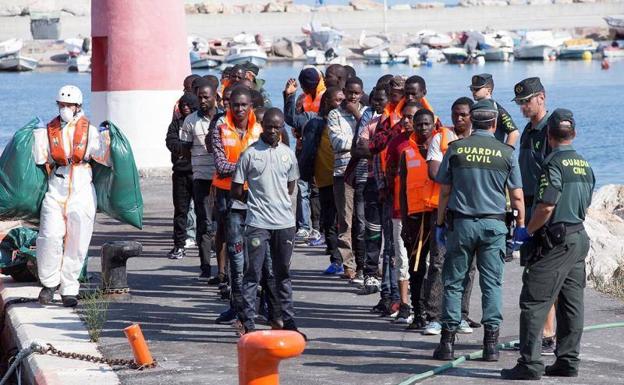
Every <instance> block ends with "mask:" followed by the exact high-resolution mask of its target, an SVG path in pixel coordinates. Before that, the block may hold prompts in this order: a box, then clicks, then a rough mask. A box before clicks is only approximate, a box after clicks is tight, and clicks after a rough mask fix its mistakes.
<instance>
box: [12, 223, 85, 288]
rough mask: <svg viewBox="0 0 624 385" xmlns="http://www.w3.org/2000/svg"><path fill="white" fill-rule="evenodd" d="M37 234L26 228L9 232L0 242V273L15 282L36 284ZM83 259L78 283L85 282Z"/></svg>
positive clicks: (37, 277) (33, 230) (37, 278)
mask: <svg viewBox="0 0 624 385" xmlns="http://www.w3.org/2000/svg"><path fill="white" fill-rule="evenodd" d="M38 234H39V232H38V231H37V230H35V229H30V228H27V227H17V228H14V229H11V230H9V232H8V233H7V234H6V236H5V237H4V239H2V242H0V271H1V272H2V273H3V274H6V275H10V276H11V277H12V278H13V279H14V280H16V281H17V282H37V281H38V280H39V276H38V274H37V249H36V246H37V235H38ZM88 261H89V256H88V255H87V257H86V258H85V261H84V264H83V266H82V271H81V272H80V276H79V277H78V282H87V263H88Z"/></svg>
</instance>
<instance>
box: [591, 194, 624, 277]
mask: <svg viewBox="0 0 624 385" xmlns="http://www.w3.org/2000/svg"><path fill="white" fill-rule="evenodd" d="M585 229H586V231H587V234H588V235H589V238H590V239H591V243H590V249H589V253H588V255H587V259H586V260H585V264H586V269H587V270H586V274H587V279H588V280H589V281H593V282H594V283H596V282H600V283H610V282H612V281H613V280H614V279H623V278H624V186H623V185H606V186H603V187H601V188H600V189H599V190H598V191H596V192H595V193H594V196H593V200H592V205H591V207H590V208H589V211H588V213H587V218H586V219H585Z"/></svg>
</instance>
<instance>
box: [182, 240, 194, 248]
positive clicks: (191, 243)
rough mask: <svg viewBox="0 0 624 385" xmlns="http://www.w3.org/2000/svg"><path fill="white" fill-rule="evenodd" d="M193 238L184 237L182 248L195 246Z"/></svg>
mask: <svg viewBox="0 0 624 385" xmlns="http://www.w3.org/2000/svg"><path fill="white" fill-rule="evenodd" d="M195 246H196V244H195V240H194V239H192V238H186V241H184V248H185V249H190V248H191V247H195Z"/></svg>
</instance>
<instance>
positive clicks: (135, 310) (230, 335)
mask: <svg viewBox="0 0 624 385" xmlns="http://www.w3.org/2000/svg"><path fill="white" fill-rule="evenodd" d="M143 193H144V200H145V228H144V229H143V230H142V231H138V230H136V229H133V228H131V227H129V226H125V225H120V224H119V223H118V222H116V221H113V220H110V219H108V218H106V217H105V216H103V215H100V216H98V219H97V225H96V232H95V234H94V237H93V242H92V248H91V252H90V255H91V259H90V263H89V267H90V271H91V272H94V275H95V278H96V279H97V272H98V271H99V269H100V260H99V257H98V255H99V252H100V245H102V244H103V243H104V242H107V241H110V240H137V241H140V242H141V243H142V244H143V248H144V251H143V255H142V256H141V257H140V258H134V259H130V260H129V263H128V271H129V275H128V281H129V283H130V286H131V294H130V295H129V296H128V297H126V298H119V299H118V300H115V301H114V302H113V303H111V304H110V308H109V316H108V322H107V323H106V326H105V331H104V333H103V337H102V339H101V341H100V350H101V351H102V353H103V354H104V355H105V356H107V357H110V358H130V357H132V353H131V351H130V348H129V346H128V343H127V341H126V339H125V337H124V335H123V332H122V329H123V328H124V327H126V326H128V325H129V324H130V323H132V322H138V323H140V324H141V327H142V329H143V333H144V335H145V337H146V338H147V339H148V343H149V346H150V349H151V351H152V354H153V355H154V357H155V358H156V359H157V360H158V362H159V364H160V366H159V367H158V368H156V369H150V370H145V371H141V372H137V371H133V370H121V371H118V372H117V374H118V376H119V378H120V380H121V383H122V384H132V385H134V384H142V385H148V384H149V385H151V384H173V383H175V384H219V385H230V384H231V385H234V384H237V383H238V380H237V355H236V342H237V340H238V338H237V337H236V335H235V332H234V329H233V328H232V327H230V326H227V325H216V324H214V319H215V318H216V316H217V315H218V313H219V312H220V311H222V310H224V309H225V308H226V307H227V303H224V302H222V301H220V300H218V293H217V290H216V289H215V288H214V287H209V286H207V285H206V284H205V283H202V282H199V281H198V280H197V279H196V276H197V275H198V273H199V259H198V258H197V257H196V256H197V250H196V249H190V250H189V252H188V257H187V258H185V259H183V260H169V259H167V257H166V253H167V251H168V250H169V249H170V248H171V247H172V241H171V226H172V225H171V217H172V213H173V207H172V204H171V184H170V181H169V179H167V178H150V179H147V180H143ZM327 263H328V258H327V257H326V256H325V255H323V249H321V248H309V247H299V248H297V250H296V253H295V256H294V258H293V265H292V272H293V276H294V297H295V308H296V311H297V320H298V323H299V326H300V328H301V329H302V331H303V332H305V333H306V334H307V336H308V338H309V339H310V341H309V342H308V344H307V347H306V350H305V351H304V353H303V355H302V356H301V357H298V358H295V359H292V360H289V361H285V362H284V363H283V364H282V365H281V374H282V379H281V383H282V384H298V385H308V384H310V385H312V384H323V385H332V384H336V385H338V384H341V385H342V384H362V385H368V384H389V385H392V384H399V383H401V382H402V381H403V380H405V379H407V378H409V377H411V376H412V375H414V374H417V373H421V372H425V371H428V370H432V369H434V368H435V367H437V366H439V365H441V364H443V363H442V362H440V361H435V360H432V359H431V354H432V352H433V349H434V347H435V346H436V344H437V342H438V341H439V337H438V336H422V335H420V334H419V333H416V332H411V331H406V330H405V326H404V325H397V324H393V323H391V322H390V320H389V319H386V318H380V317H378V316H377V315H375V314H371V313H370V312H369V309H370V308H371V307H372V306H373V305H375V304H376V302H377V301H378V299H379V297H378V296H377V295H370V296H359V295H357V294H356V291H357V290H356V288H355V287H354V286H353V285H349V284H348V283H347V282H346V281H344V280H341V279H339V278H337V277H327V276H323V275H321V274H320V272H321V271H322V269H324V268H325V267H326V265H327ZM521 273H522V269H521V268H520V266H519V264H518V261H517V260H515V261H513V262H512V263H508V264H507V265H506V272H505V282H504V317H505V320H504V323H503V326H502V330H501V341H502V342H506V341H512V340H516V339H517V338H518V318H519V309H518V296H519V293H520V288H521ZM480 315H481V311H480V290H479V288H478V286H477V285H475V289H474V290H473V298H472V304H471V316H472V318H474V319H477V320H478V319H479V318H480ZM623 321H624V303H623V302H621V301H619V300H616V299H614V298H610V297H608V296H605V295H602V294H600V293H597V292H596V291H594V290H593V289H589V288H588V289H587V291H586V298H585V324H586V325H596V324H605V323H613V322H623ZM260 327H262V326H260ZM482 331H483V329H482V328H481V329H475V332H474V333H473V334H472V335H461V336H460V337H459V341H458V342H457V348H456V349H457V353H456V354H457V355H459V354H465V353H471V352H473V351H476V350H479V348H480V346H481V340H482V336H483V334H482ZM622 346H624V333H622V329H605V330H597V331H591V332H587V333H586V334H585V335H584V337H583V344H582V357H581V358H582V363H581V371H580V377H578V378H570V379H556V378H548V377H544V378H543V380H542V383H544V384H621V383H622V378H621V374H622V373H624V362H622V360H621V357H622ZM517 357H518V353H517V352H516V351H505V352H503V353H502V354H501V361H500V362H497V363H485V362H481V361H469V362H466V363H464V364H462V365H461V366H460V367H459V368H455V369H452V370H449V371H447V372H444V373H443V374H442V375H439V376H437V377H435V378H434V379H429V380H426V381H425V383H436V384H453V385H455V384H457V383H458V381H461V383H462V384H483V383H488V384H503V383H504V382H503V381H502V380H500V378H499V371H500V369H501V368H509V367H511V366H513V365H514V363H515V360H516V359H517ZM552 360H553V357H545V361H546V363H547V364H548V363H550V362H551V361H552Z"/></svg>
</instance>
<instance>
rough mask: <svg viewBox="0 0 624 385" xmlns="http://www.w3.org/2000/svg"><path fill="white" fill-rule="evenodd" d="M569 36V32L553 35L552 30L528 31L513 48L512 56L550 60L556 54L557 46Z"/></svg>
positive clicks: (523, 58)
mask: <svg viewBox="0 0 624 385" xmlns="http://www.w3.org/2000/svg"><path fill="white" fill-rule="evenodd" d="M570 38H571V36H570V35H569V34H560V35H554V34H553V32H552V31H528V32H526V34H525V35H524V37H523V39H522V40H521V41H520V45H518V46H517V47H516V48H515V49H514V57H515V58H516V59H520V60H551V59H552V58H554V57H556V55H557V47H559V46H560V45H562V44H563V42H564V41H566V40H568V39H570Z"/></svg>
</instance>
